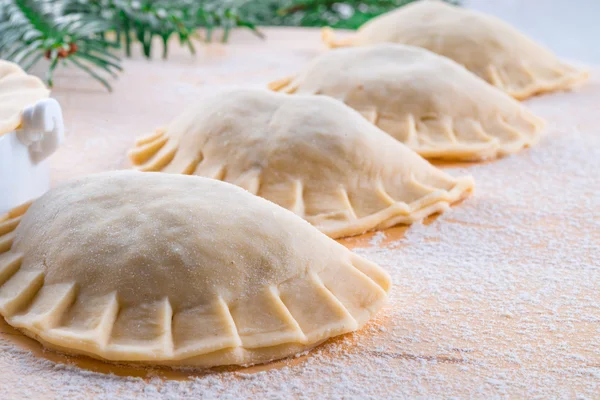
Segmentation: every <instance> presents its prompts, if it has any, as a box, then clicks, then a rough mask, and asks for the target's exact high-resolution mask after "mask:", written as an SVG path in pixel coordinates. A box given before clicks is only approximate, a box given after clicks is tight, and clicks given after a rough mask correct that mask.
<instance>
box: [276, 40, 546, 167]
mask: <svg viewBox="0 0 600 400" xmlns="http://www.w3.org/2000/svg"><path fill="white" fill-rule="evenodd" d="M269 87H270V88H271V89H272V90H276V91H280V92H285V93H291V94H301V95H307V94H324V95H327V96H331V97H333V98H335V99H337V100H340V101H342V102H344V103H346V104H347V105H348V106H350V107H352V108H354V109H355V110H357V111H359V112H360V113H361V114H363V116H364V117H365V118H367V119H368V120H369V121H370V122H372V123H374V124H376V125H377V126H378V127H379V128H381V129H382V130H383V131H385V132H387V133H389V134H390V135H392V136H393V137H395V138H396V139H397V140H399V141H401V142H402V143H404V144H406V145H407V146H408V147H410V148H411V149H413V150H414V151H416V152H417V153H419V154H421V155H422V156H423V157H426V158H440V159H448V160H481V159H486V158H493V157H496V156H500V155H503V154H510V153H514V152H517V151H519V150H520V149H522V148H523V147H526V146H530V145H532V144H534V143H536V142H537V141H538V138H539V136H540V131H541V129H542V127H543V122H542V120H541V119H540V118H538V117H536V116H535V115H533V114H532V113H531V112H529V111H528V110H527V109H526V108H525V107H524V106H523V105H522V104H521V103H519V102H518V101H516V100H515V99H513V98H511V97H510V96H508V95H507V94H506V93H503V92H502V91H501V90H498V89H496V88H495V87H493V86H491V85H488V84H487V83H486V82H484V81H483V80H481V79H479V78H478V77H477V76H475V75H473V74H472V73H470V72H469V71H467V70H466V69H465V68H463V67H462V66H460V65H459V64H457V63H455V62H454V61H452V60H450V59H448V58H445V57H441V56H438V55H437V54H434V53H432V52H430V51H427V50H425V49H421V48H419V47H413V46H404V45H399V44H392V43H384V44H379V45H374V46H368V47H355V48H348V49H336V50H332V51H329V52H327V53H325V54H323V55H321V56H319V57H317V58H316V59H314V60H313V61H312V62H311V63H309V65H308V66H307V67H305V68H304V69H303V70H301V72H300V73H298V74H297V75H296V76H293V77H289V78H285V79H281V80H278V81H275V82H273V83H271V84H270V85H269Z"/></svg>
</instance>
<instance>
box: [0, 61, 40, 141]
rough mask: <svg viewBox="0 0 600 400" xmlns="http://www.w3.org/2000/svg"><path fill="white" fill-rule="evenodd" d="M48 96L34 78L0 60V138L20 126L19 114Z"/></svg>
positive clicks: (17, 67) (38, 80) (36, 78)
mask: <svg viewBox="0 0 600 400" xmlns="http://www.w3.org/2000/svg"><path fill="white" fill-rule="evenodd" d="M49 94H50V91H49V90H48V89H47V88H46V86H45V85H44V83H43V82H42V81H41V80H40V79H39V78H38V77H36V76H33V75H27V74H26V73H25V72H23V70H22V69H21V68H20V67H19V66H18V65H16V64H13V63H11V62H8V61H4V60H0V136H2V135H4V134H5V133H8V132H12V131H13V130H15V129H16V128H18V127H19V125H21V113H22V112H23V109H24V108H25V107H27V106H31V105H33V104H35V103H36V102H37V101H39V100H42V99H45V98H47V97H48V95H49Z"/></svg>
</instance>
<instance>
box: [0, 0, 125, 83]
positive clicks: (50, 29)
mask: <svg viewBox="0 0 600 400" xmlns="http://www.w3.org/2000/svg"><path fill="white" fill-rule="evenodd" d="M63 7H64V4H59V3H57V2H54V1H51V0H35V1H34V0H12V1H5V0H1V1H0V10H2V11H1V13H0V54H1V55H2V58H4V59H7V60H9V61H13V62H15V63H17V64H20V65H21V66H22V67H23V68H24V69H25V70H28V69H30V68H31V67H32V66H33V65H34V64H36V63H37V62H38V61H39V60H41V59H42V58H47V59H48V60H49V61H50V63H49V69H48V72H47V81H48V84H49V85H50V86H51V85H52V75H53V72H54V70H55V69H56V67H57V66H58V65H59V63H61V62H63V63H65V64H72V65H74V66H76V67H78V68H80V69H82V70H83V71H85V72H86V73H88V74H89V75H91V76H92V77H93V78H95V79H96V80H98V81H99V82H100V83H102V84H103V85H104V86H105V87H106V88H108V89H110V85H109V84H108V82H107V80H106V78H105V77H103V76H102V75H101V74H100V73H98V72H96V70H97V69H100V70H103V71H104V72H106V73H108V74H109V75H113V76H114V75H115V72H116V71H120V70H121V66H120V65H119V60H118V59H117V58H116V57H115V56H113V55H112V54H111V53H110V50H109V49H110V47H113V46H114V45H113V44H111V43H109V42H107V41H104V40H102V39H101V38H100V37H99V36H98V34H99V33H101V32H104V31H106V30H108V29H110V25H109V24H108V23H107V22H106V21H103V20H101V19H98V18H94V17H91V16H89V15H84V14H78V13H71V14H64V9H63Z"/></svg>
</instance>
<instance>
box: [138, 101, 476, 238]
mask: <svg viewBox="0 0 600 400" xmlns="http://www.w3.org/2000/svg"><path fill="white" fill-rule="evenodd" d="M129 156H130V158H131V160H132V162H133V163H134V164H135V165H136V166H137V168H138V169H140V170H142V171H162V172H170V173H180V174H195V175H201V176H206V177H210V178H214V179H220V180H223V181H227V182H230V183H234V184H236V185H238V186H241V187H243V188H245V189H247V190H248V191H250V192H251V193H253V194H256V195H258V196H261V197H264V198H266V199H268V200H271V201H272V202H274V203H276V204H279V205H280V206H282V207H285V208H287V209H289V210H291V211H293V212H294V213H296V214H297V215H299V216H301V217H302V218H304V219H306V220H307V221H308V222H310V223H311V224H313V225H314V226H316V227H317V228H318V229H320V230H321V231H322V232H324V233H325V234H327V235H329V236H331V237H333V238H338V237H342V236H350V235H356V234H360V233H363V232H366V231H368V230H371V229H383V228H386V227H389V226H392V225H395V224H399V223H411V222H413V221H415V220H420V219H422V218H424V217H426V216H428V215H431V214H433V213H436V212H440V211H443V210H445V209H447V208H448V207H449V205H450V204H451V203H453V202H456V201H458V200H459V199H461V198H463V197H465V196H466V195H467V194H468V193H469V192H470V190H471V189H472V187H473V181H472V180H471V178H459V179H455V178H453V177H451V176H450V175H448V174H446V173H444V172H442V171H441V170H439V169H437V168H435V167H433V166H432V165H431V164H429V163H428V162H427V161H425V160H424V159H422V158H421V157H419V156H418V155H417V154H415V153H414V152H413V151H411V150H410V149H408V148H407V147H405V146H404V145H402V144H401V143H399V142H397V141H396V140H394V139H393V138H392V137H390V136H389V135H387V134H385V133H384V132H382V131H381V130H379V129H377V127H375V126H374V125H372V124H370V123H369V122H368V121H366V120H365V119H364V118H362V117H361V116H360V114H358V113H357V112H355V111H354V110H352V109H351V108H349V107H347V106H345V105H344V104H342V103H340V102H338V101H335V100H333V99H331V98H328V97H326V96H288V95H285V94H279V93H273V92H269V91H267V90H258V89H237V90H232V91H227V92H222V93H219V94H217V95H214V96H211V97H207V98H205V99H204V100H203V101H201V102H199V103H198V104H196V105H194V106H192V107H190V108H189V109H188V110H186V111H185V112H184V113H183V114H182V115H180V116H179V117H178V118H176V119H175V120H174V121H173V122H172V123H171V124H170V125H169V126H168V127H167V128H166V129H164V130H158V131H157V132H156V133H155V134H154V135H152V136H150V137H148V138H145V139H141V140H139V141H138V142H137V147H136V148H135V149H133V150H132V151H131V152H130V153H129Z"/></svg>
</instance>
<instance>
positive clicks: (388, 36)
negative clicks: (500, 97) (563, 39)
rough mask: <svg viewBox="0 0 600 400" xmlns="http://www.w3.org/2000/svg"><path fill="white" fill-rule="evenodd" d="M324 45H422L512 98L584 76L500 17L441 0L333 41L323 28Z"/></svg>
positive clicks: (375, 21)
mask: <svg viewBox="0 0 600 400" xmlns="http://www.w3.org/2000/svg"><path fill="white" fill-rule="evenodd" d="M323 38H324V41H325V42H326V43H327V44H328V45H329V46H330V47H339V46H365V45H372V44H377V43H382V42H394V43H402V44H408V45H413V46H419V47H424V48H426V49H428V50H431V51H433V52H435V53H438V54H440V55H443V56H446V57H448V58H451V59H453V60H454V61H456V62H458V63H459V64H462V65H464V66H465V67H466V68H467V69H469V70H470V71H471V72H473V73H475V74H477V75H479V76H480V77H481V78H483V79H485V80H486V81H488V82H489V83H491V84H492V85H494V86H496V87H498V88H500V89H502V90H504V91H505V92H507V93H508V94H510V95H511V96H513V97H516V98H517V99H525V98H527V97H530V96H533V95H535V94H537V93H542V92H552V91H556V90H562V89H569V88H571V87H573V86H575V85H576V84H578V83H580V82H582V81H584V80H586V79H587V72H585V71H580V70H578V69H576V68H574V67H572V66H569V65H567V64H565V63H563V62H562V61H560V60H559V59H558V58H557V57H556V56H555V55H554V54H552V53H551V52H550V51H549V50H547V49H545V48H544V47H542V46H540V45H539V44H537V43H536V42H534V41H533V40H531V39H530V38H528V37H527V36H525V35H523V34H522V33H521V32H519V31H518V30H517V29H515V28H514V27H512V26H511V25H509V24H507V23H506V22H504V21H502V20H500V19H498V18H496V17H493V16H491V15H486V14H482V13H479V12H475V11H471V10H467V9H464V8H460V7H456V6H453V5H449V4H446V3H443V2H441V1H418V2H415V3H412V4H409V5H407V6H404V7H402V8H399V9H397V10H394V11H391V12H389V13H387V14H384V15H382V16H379V17H377V18H374V19H373V20H371V21H369V22H367V23H366V24H364V25H363V26H362V27H361V28H360V29H359V31H358V33H357V35H356V36H354V37H351V38H349V39H346V40H341V41H336V40H335V39H334V38H333V32H332V31H331V30H330V29H325V30H324V31H323Z"/></svg>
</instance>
